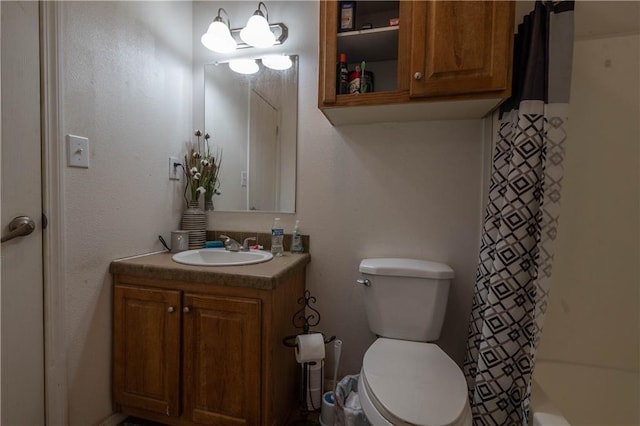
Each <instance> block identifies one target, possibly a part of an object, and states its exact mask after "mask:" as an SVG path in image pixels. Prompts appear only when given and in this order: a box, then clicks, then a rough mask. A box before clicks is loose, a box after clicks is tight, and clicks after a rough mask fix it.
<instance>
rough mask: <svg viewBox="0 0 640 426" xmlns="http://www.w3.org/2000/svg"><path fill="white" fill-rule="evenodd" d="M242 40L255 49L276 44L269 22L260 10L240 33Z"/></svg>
mask: <svg viewBox="0 0 640 426" xmlns="http://www.w3.org/2000/svg"><path fill="white" fill-rule="evenodd" d="M240 39H242V41H244V42H245V43H247V44H248V45H249V46H253V47H270V46H273V45H274V44H275V43H276V36H275V35H274V34H273V32H271V29H270V28H269V22H267V20H266V19H265V17H264V16H263V15H262V12H260V11H259V10H256V12H255V13H254V14H253V15H252V16H251V18H249V20H248V21H247V25H246V26H245V27H244V28H243V29H242V31H240Z"/></svg>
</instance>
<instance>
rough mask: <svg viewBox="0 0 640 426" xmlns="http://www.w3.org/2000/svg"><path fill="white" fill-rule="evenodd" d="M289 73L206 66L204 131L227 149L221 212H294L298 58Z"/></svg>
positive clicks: (219, 201) (217, 205) (261, 67)
mask: <svg viewBox="0 0 640 426" xmlns="http://www.w3.org/2000/svg"><path fill="white" fill-rule="evenodd" d="M291 61H292V62H293V65H292V66H291V68H289V69H286V70H273V69H270V68H267V67H266V66H264V65H263V64H262V63H261V60H260V59H258V60H256V62H257V63H258V65H259V70H258V72H256V73H255V74H250V75H244V74H239V73H236V72H234V71H232V70H231V68H230V67H229V64H228V63H215V64H206V65H205V66H204V91H205V94H204V103H205V105H204V112H205V131H206V132H207V133H209V134H210V135H211V139H210V143H212V144H214V145H215V146H218V147H220V148H221V149H222V166H221V168H220V174H219V179H220V187H219V191H220V194H219V195H215V196H214V197H213V205H214V209H215V210H216V211H263V212H264V211H271V212H284V213H293V212H295V205H296V201H295V195H296V159H297V154H296V151H297V136H298V56H291Z"/></svg>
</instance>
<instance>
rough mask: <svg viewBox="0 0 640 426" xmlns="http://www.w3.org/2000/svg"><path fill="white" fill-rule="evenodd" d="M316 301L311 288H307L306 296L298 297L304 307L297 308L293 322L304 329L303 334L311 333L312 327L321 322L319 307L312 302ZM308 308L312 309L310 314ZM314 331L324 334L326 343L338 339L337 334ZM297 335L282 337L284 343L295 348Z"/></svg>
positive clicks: (299, 302) (295, 325)
mask: <svg viewBox="0 0 640 426" xmlns="http://www.w3.org/2000/svg"><path fill="white" fill-rule="evenodd" d="M316 301H317V300H316V298H315V297H314V296H312V295H311V292H310V291H309V290H305V292H304V296H302V297H300V298H299V299H298V304H299V305H302V307H301V308H300V309H299V310H297V311H296V313H295V314H293V317H292V318H291V322H292V323H293V326H294V327H295V328H299V329H301V330H302V334H310V333H311V327H315V326H317V325H318V324H320V312H318V310H317V309H315V308H314V307H313V306H311V304H314V303H316ZM307 309H308V310H309V311H310V312H309V313H308V314H307V312H308V311H307ZM314 333H320V334H322V338H323V339H324V343H325V345H326V344H327V343H331V342H333V341H334V340H336V336H330V337H327V336H326V335H325V334H324V333H323V332H321V331H314ZM296 336H297V334H294V335H292V336H286V337H285V338H283V339H282V344H283V345H285V346H287V347H290V348H295V347H296V346H297V345H296Z"/></svg>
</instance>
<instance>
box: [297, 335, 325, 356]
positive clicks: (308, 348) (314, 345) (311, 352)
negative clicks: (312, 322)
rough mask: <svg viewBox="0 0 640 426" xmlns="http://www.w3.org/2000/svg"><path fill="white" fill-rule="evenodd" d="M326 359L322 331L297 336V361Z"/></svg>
mask: <svg viewBox="0 0 640 426" xmlns="http://www.w3.org/2000/svg"><path fill="white" fill-rule="evenodd" d="M321 359H324V337H322V334H320V333H311V334H299V335H297V336H296V361H298V362H299V363H303V362H310V361H319V360H321Z"/></svg>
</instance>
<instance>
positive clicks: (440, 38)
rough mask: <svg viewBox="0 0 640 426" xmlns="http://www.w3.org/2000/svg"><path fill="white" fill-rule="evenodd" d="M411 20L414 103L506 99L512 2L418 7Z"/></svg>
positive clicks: (418, 4) (418, 3) (432, 3)
mask: <svg viewBox="0 0 640 426" xmlns="http://www.w3.org/2000/svg"><path fill="white" fill-rule="evenodd" d="M412 17H413V18H412V19H413V20H412V24H413V25H412V33H411V39H412V48H411V70H412V71H413V78H411V83H410V95H411V96H412V97H422V96H455V95H470V96H473V94H476V93H487V92H496V94H497V95H498V96H508V94H509V92H510V89H511V81H510V70H511V49H512V42H511V38H512V33H513V20H514V15H513V3H512V2H509V1H429V2H422V1H416V2H414V3H413V13H412Z"/></svg>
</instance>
